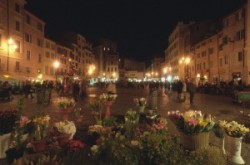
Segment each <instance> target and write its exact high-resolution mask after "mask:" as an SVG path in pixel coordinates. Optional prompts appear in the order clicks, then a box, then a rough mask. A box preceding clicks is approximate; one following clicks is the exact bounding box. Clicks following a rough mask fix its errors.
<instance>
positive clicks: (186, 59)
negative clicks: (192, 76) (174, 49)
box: [179, 57, 190, 78]
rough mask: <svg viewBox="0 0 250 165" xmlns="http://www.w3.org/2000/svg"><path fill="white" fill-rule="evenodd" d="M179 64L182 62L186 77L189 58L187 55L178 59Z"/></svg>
mask: <svg viewBox="0 0 250 165" xmlns="http://www.w3.org/2000/svg"><path fill="white" fill-rule="evenodd" d="M179 63H180V64H184V74H185V76H184V77H186V78H188V77H189V69H188V64H189V63H190V58H189V57H182V58H181V59H180V61H179Z"/></svg>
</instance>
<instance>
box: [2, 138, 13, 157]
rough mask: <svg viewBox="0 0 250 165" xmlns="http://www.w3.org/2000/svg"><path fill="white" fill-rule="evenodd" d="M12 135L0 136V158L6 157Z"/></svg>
mask: <svg viewBox="0 0 250 165" xmlns="http://www.w3.org/2000/svg"><path fill="white" fill-rule="evenodd" d="M10 136H11V134H10V133H7V134H3V135H1V136H0V159H3V158H5V157H6V154H5V151H7V150H8V148H9V143H10Z"/></svg>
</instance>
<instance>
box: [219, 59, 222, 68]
mask: <svg viewBox="0 0 250 165" xmlns="http://www.w3.org/2000/svg"><path fill="white" fill-rule="evenodd" d="M219 64H220V66H222V58H220V60H219Z"/></svg>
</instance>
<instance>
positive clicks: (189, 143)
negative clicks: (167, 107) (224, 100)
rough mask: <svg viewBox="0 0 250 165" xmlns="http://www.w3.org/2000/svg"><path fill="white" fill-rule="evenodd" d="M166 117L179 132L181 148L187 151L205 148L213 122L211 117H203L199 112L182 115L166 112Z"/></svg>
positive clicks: (193, 111) (187, 112) (194, 111)
mask: <svg viewBox="0 0 250 165" xmlns="http://www.w3.org/2000/svg"><path fill="white" fill-rule="evenodd" d="M168 117H169V118H170V120H171V121H172V122H173V123H174V124H175V125H176V127H177V129H178V130H179V131H180V135H181V136H180V138H181V142H182V144H183V147H184V148H185V149H188V150H198V149H201V148H207V147H208V144H209V132H210V131H211V130H212V129H213V127H214V125H215V122H214V120H213V117H211V115H204V114H202V112H201V111H196V110H189V111H186V112H184V113H180V112H179V111H172V112H168Z"/></svg>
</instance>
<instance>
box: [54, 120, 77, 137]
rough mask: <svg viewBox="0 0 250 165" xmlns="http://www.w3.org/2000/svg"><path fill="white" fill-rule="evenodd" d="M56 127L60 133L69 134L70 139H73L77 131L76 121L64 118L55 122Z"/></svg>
mask: <svg viewBox="0 0 250 165" xmlns="http://www.w3.org/2000/svg"><path fill="white" fill-rule="evenodd" d="M55 127H56V129H57V131H58V132H59V133H62V134H65V135H68V136H69V139H73V136H74V135H75V133H76V126H75V124H74V122H72V121H68V120H64V121H60V122H57V123H55Z"/></svg>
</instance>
